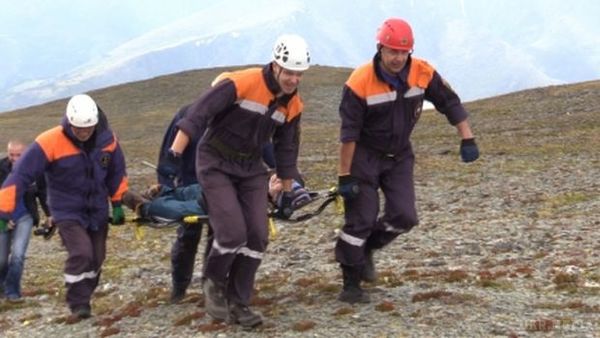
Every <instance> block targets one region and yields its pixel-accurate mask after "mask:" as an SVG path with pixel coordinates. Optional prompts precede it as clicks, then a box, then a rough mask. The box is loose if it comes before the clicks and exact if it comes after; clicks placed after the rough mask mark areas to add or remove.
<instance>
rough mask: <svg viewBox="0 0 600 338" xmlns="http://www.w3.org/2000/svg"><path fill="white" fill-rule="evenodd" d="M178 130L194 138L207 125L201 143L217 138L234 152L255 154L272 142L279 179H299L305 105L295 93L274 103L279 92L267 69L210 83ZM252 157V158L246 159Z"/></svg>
mask: <svg viewBox="0 0 600 338" xmlns="http://www.w3.org/2000/svg"><path fill="white" fill-rule="evenodd" d="M213 84H214V87H213V88H211V89H209V90H208V91H207V92H205V93H204V94H203V95H202V96H201V97H200V98H199V99H198V100H197V101H196V102H195V103H193V104H192V106H191V107H190V111H189V113H188V114H186V116H185V117H184V118H183V119H182V120H181V121H180V122H179V123H178V124H177V127H179V128H180V129H181V130H182V131H184V132H185V133H186V134H187V135H188V136H189V137H190V138H192V139H193V138H194V137H195V136H196V135H197V134H198V133H199V132H201V127H202V125H203V123H202V121H207V126H208V130H207V132H206V133H205V135H204V137H203V138H202V139H201V140H200V143H209V144H210V142H211V139H213V138H216V139H217V140H218V141H219V142H220V143H224V144H226V145H227V147H229V148H231V150H232V151H235V152H238V153H240V154H255V155H256V156H255V157H252V158H256V159H259V158H260V157H261V152H262V149H263V147H264V146H265V145H266V144H267V143H268V142H270V141H271V139H272V140H273V144H274V146H275V163H276V164H277V173H278V175H279V176H280V177H281V178H293V177H297V176H298V170H297V168H296V162H297V157H298V149H299V144H300V141H299V133H300V130H299V123H300V116H301V112H302V109H303V103H302V100H301V99H300V97H299V95H298V94H297V93H293V94H290V95H283V96H281V97H276V94H277V93H278V92H279V91H280V89H279V85H278V84H277V82H276V81H275V78H274V75H273V72H272V69H271V65H270V64H268V65H266V66H265V67H263V68H262V69H261V68H249V69H245V70H241V71H236V72H226V73H223V74H221V75H219V76H218V77H217V79H215V81H213ZM249 157H251V156H249Z"/></svg>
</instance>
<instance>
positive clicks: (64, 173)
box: [0, 117, 127, 230]
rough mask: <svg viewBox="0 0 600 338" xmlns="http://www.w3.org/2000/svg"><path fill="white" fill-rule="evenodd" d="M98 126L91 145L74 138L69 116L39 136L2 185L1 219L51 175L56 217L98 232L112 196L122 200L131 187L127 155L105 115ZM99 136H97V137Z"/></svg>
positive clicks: (52, 208)
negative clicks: (43, 177) (41, 179)
mask: <svg viewBox="0 0 600 338" xmlns="http://www.w3.org/2000/svg"><path fill="white" fill-rule="evenodd" d="M101 121H102V123H99V125H98V126H97V127H96V131H95V133H94V135H95V139H94V140H93V141H92V142H91V143H89V144H92V145H93V146H92V147H91V149H87V150H84V149H83V145H80V144H77V143H79V142H74V141H73V140H75V138H74V136H73V135H72V132H71V129H70V127H69V125H68V122H67V121H66V119H64V118H63V122H62V124H61V125H59V126H57V127H55V128H52V129H50V130H47V131H45V132H43V133H42V134H40V135H39V136H38V137H37V138H36V140H35V142H34V143H33V144H32V145H31V146H30V147H29V148H28V149H27V150H26V151H25V153H24V154H23V155H22V158H21V159H20V161H19V162H18V165H17V166H16V168H15V169H14V170H13V172H12V173H11V174H10V175H9V176H8V178H7V179H6V181H5V182H4V184H3V186H2V189H0V218H6V217H5V216H6V214H10V213H11V212H12V210H14V208H15V204H16V203H15V201H16V200H17V199H18V198H22V196H23V194H24V192H25V190H26V187H28V186H29V185H30V184H31V183H32V182H33V181H34V180H35V177H38V176H40V175H42V174H44V173H45V174H46V180H47V192H48V204H49V207H50V213H51V215H52V217H53V220H54V221H56V222H57V223H61V222H63V221H66V220H70V221H75V222H78V223H79V224H81V225H82V226H84V227H86V228H90V229H92V230H96V229H98V228H99V227H101V226H103V225H106V223H107V220H108V201H109V198H110V199H111V200H112V201H113V202H115V203H120V201H121V198H122V195H123V193H124V192H125V191H126V190H127V176H126V172H125V158H124V156H123V152H122V150H121V148H120V146H119V144H118V142H117V139H116V137H115V136H114V135H113V133H112V131H111V130H110V129H109V128H108V125H107V122H106V118H105V117H103V118H101ZM92 137H94V136H92Z"/></svg>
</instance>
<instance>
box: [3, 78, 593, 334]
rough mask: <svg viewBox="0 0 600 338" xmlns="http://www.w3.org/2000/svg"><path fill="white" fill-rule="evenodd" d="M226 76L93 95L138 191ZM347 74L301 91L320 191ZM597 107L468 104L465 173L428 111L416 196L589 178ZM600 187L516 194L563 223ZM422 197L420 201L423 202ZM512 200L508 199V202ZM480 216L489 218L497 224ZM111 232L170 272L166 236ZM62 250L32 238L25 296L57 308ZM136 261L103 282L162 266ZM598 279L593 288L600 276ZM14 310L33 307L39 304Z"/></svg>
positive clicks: (419, 132)
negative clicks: (171, 127) (166, 133)
mask: <svg viewBox="0 0 600 338" xmlns="http://www.w3.org/2000/svg"><path fill="white" fill-rule="evenodd" d="M221 70H222V69H213V70H200V71H190V72H184V73H179V74H175V75H170V76H164V77H159V78H155V79H151V80H147V81H141V82H136V83H131V84H125V85H121V86H115V87H111V88H106V89H102V90H98V91H94V92H92V93H91V95H92V96H93V97H94V98H96V99H97V101H98V102H99V104H100V105H101V106H102V107H103V108H104V110H106V111H107V112H108V114H109V119H110V121H111V124H112V125H113V127H114V129H115V130H116V131H117V133H118V135H119V137H120V139H121V142H122V144H123V147H124V149H125V152H126V155H127V159H128V166H129V169H128V170H129V174H130V176H131V181H132V183H133V185H134V186H137V187H140V186H144V185H145V184H147V183H149V182H151V181H152V179H153V174H152V171H151V170H150V169H148V168H145V167H144V166H143V165H141V164H140V163H139V162H140V161H141V160H143V159H144V160H149V161H152V162H153V161H154V159H155V157H156V152H157V150H158V146H159V143H160V141H161V138H162V132H163V130H164V128H165V126H166V125H167V124H168V122H169V121H170V118H171V116H172V114H173V113H174V112H175V111H176V110H177V109H178V107H179V106H181V105H183V104H185V103H187V102H189V101H191V100H193V99H194V98H195V97H196V96H197V95H198V94H199V93H200V92H201V91H202V90H203V89H204V88H206V86H207V85H208V83H209V82H210V81H211V80H212V79H213V78H214V76H215V75H216V74H218V73H219V72H220V71H221ZM348 74H349V70H348V69H337V68H328V67H313V68H311V70H310V71H309V72H307V74H306V77H305V79H304V82H303V84H302V87H303V88H302V89H303V96H304V98H305V101H306V111H305V114H304V115H303V138H302V148H301V159H300V167H301V169H302V170H303V171H304V172H305V173H306V174H307V177H308V183H309V185H310V186H312V187H316V188H323V187H326V186H327V185H330V184H332V183H333V182H334V180H335V172H336V164H337V160H336V155H337V148H338V143H337V135H338V131H337V125H338V118H337V105H338V102H339V97H340V92H341V86H342V84H343V82H344V80H345V78H346V77H347V75H348ZM65 103H66V101H65V100H61V101H57V102H53V103H49V104H45V105H41V106H37V107H33V108H28V109H24V110H20V111H15V112H10V113H6V114H1V115H0V126H1V127H0V129H1V131H0V145H1V144H6V141H7V140H8V138H9V137H19V138H22V139H25V140H32V139H33V138H34V137H35V135H37V134H38V133H39V132H41V131H43V130H45V129H47V128H49V127H51V126H53V125H55V124H56V123H57V122H58V121H59V119H60V116H61V115H62V112H63V110H64V106H65ZM598 107H600V81H595V82H587V83H580V84H574V85H568V86H554V87H547V88H541V89H534V90H527V91H522V92H517V93H513V94H509V95H504V96H500V97H495V98H490V99H486V100H480V101H476V102H471V103H468V104H467V109H468V110H469V111H470V112H471V114H472V120H471V121H472V124H473V126H474V130H475V133H476V135H477V138H478V142H479V144H480V148H481V152H482V158H481V160H480V161H478V162H476V164H474V165H470V166H465V165H462V164H461V163H460V162H459V161H458V160H457V157H458V140H457V136H456V132H455V130H454V129H453V128H451V127H449V126H448V125H447V123H446V122H445V119H444V118H443V117H442V116H439V114H437V113H435V112H433V111H428V112H425V113H424V114H423V116H422V117H421V121H420V122H419V124H418V127H417V129H416V130H415V133H414V136H413V141H414V146H415V150H416V152H417V168H416V171H415V176H416V180H417V188H418V189H419V190H424V191H429V190H431V189H433V191H434V190H435V187H436V183H437V182H441V181H444V182H452V183H451V186H455V187H462V186H474V185H478V184H482V185H485V184H486V182H488V181H487V180H491V179H492V178H489V179H488V178H487V175H489V176H490V177H493V179H494V180H498V179H500V180H506V181H507V182H509V181H510V180H511V178H512V177H523V176H525V177H530V178H531V179H534V178H535V177H536V176H539V175H541V174H543V173H544V172H545V171H548V170H553V171H556V170H558V171H561V170H564V175H565V176H568V175H575V176H576V175H578V173H577V168H578V167H580V166H583V167H584V168H592V170H595V171H596V172H594V173H592V174H591V175H587V177H592V178H593V177H598V172H597V171H598V168H599V167H600V159H599V156H598V149H600V137H599V136H598V135H600V119H599V118H598V114H599V113H600V112H599V111H598V109H599V108H598ZM593 168H595V169H593ZM469 174H475V175H469ZM473 176H475V178H473ZM582 176H584V175H582ZM597 184H598V183H597V182H593V181H592V182H590V184H589V185H587V186H586V185H585V184H581V186H582V187H581V188H580V189H578V190H577V191H562V190H561V187H560V186H559V187H556V186H555V185H552V184H549V185H548V186H547V187H544V186H541V187H539V191H541V192H542V193H539V191H535V192H527V191H525V192H519V193H521V196H519V197H518V198H520V199H521V202H523V204H524V205H532V210H535V213H532V214H530V215H528V216H530V217H537V218H539V219H542V218H546V219H550V218H556V217H558V216H557V213H559V212H562V215H561V216H564V215H565V214H566V213H565V211H564V210H565V209H561V208H562V207H564V206H569V205H576V204H577V203H580V202H586V201H589V200H591V199H594V198H597V187H598V185H597ZM507 186H508V185H507ZM431 187H433V188H431ZM428 189H429V190H428ZM420 192H421V191H420ZM423 195H425V194H422V193H419V196H423ZM507 196H508V197H510V194H507ZM508 197H507V198H508ZM509 202H511V201H509V200H507V203H509ZM590 205H594V204H590ZM421 207H422V208H423V209H424V210H426V212H425V213H424V218H425V219H426V220H427V218H428V217H430V216H428V214H430V215H431V214H434V213H435V210H434V207H432V206H430V205H429V204H427V203H422V204H421ZM507 210H509V209H507ZM566 210H567V212H569V213H577V214H578V216H583V217H587V216H586V215H587V214H589V213H590V210H581V209H578V208H573V209H568V208H567V209H566ZM506 212H509V211H506ZM514 212H515V213H516V212H521V211H514ZM581 213H584V214H581ZM477 217H482V219H483V218H485V217H487V218H489V219H492V218H493V217H494V216H493V215H478V216H477ZM113 229H114V230H113V231H111V236H112V237H116V238H118V240H116V241H115V240H111V241H109V251H110V252H113V253H114V252H119V253H122V252H123V250H125V251H126V252H131V251H136V252H138V253H140V252H143V253H142V254H141V255H142V256H146V255H147V256H148V257H151V256H152V255H153V253H155V252H162V253H164V256H161V257H160V258H159V260H160V261H161V262H162V263H164V267H163V268H162V269H163V270H164V271H163V272H164V273H165V274H167V273H168V245H169V243H170V239H165V238H161V232H158V231H148V232H147V237H146V240H145V241H143V242H138V241H135V240H133V238H132V235H131V230H130V229H126V228H123V227H122V228H117V229H115V228H113ZM55 240H56V238H55ZM57 246H58V243H56V242H53V243H46V242H43V241H41V240H39V239H34V241H33V242H32V250H33V251H35V252H32V251H31V250H30V253H31V257H32V259H30V260H29V261H28V269H27V270H26V275H25V276H24V285H25V291H26V292H27V294H29V295H32V294H39V293H42V294H49V295H50V296H51V299H53V300H54V301H55V302H56V303H57V304H59V305H58V306H63V305H62V299H63V295H62V294H61V293H62V292H64V288H63V287H62V283H63V282H62V276H61V275H60V274H59V273H57V271H61V270H62V268H61V266H62V262H63V257H64V252H60V253H57V252H54V253H53V254H52V255H51V256H47V255H39V254H38V253H40V252H45V250H56V249H55V248H56V247H57ZM130 260H131V259H130V258H129V255H123V254H120V255H119V257H117V256H112V255H110V256H109V258H108V259H107V262H106V264H105V269H104V275H103V280H104V282H107V283H109V284H110V283H113V284H114V283H119V279H120V278H121V277H123V276H126V275H127V271H126V269H127V268H128V267H129V269H131V267H132V266H136V265H140V264H142V265H143V264H147V266H148V267H150V266H152V267H155V266H156V261H155V260H152V261H150V262H139V261H130ZM143 266H146V265H143ZM594 278H596V280H597V279H598V278H600V276H595V277H594ZM263 284H264V283H263ZM262 286H264V285H262ZM139 291H140V295H139V296H140V297H142V298H143V297H146V298H148V297H149V296H148V292H150V291H147V290H146V291H144V290H139ZM161 292H162V294H161V297H166V294H167V292H168V291H167V290H162V291H161ZM109 293H110V292H109V291H107V292H106V294H107V296H106V297H103V296H102V293H100V294H99V295H97V296H96V297H97V300H96V301H95V307H96V309H97V310H96V311H98V312H100V313H101V312H102V311H103V309H106V311H108V309H110V308H111V304H113V302H114V301H115V300H114V299H112V298H111V297H110V295H109ZM133 296H136V295H133ZM136 297H137V296H136ZM152 297H155V296H154V295H153V296H152ZM152 297H150V298H152ZM153 299H154V298H153ZM18 306H26V307H30V306H34V307H35V304H30V303H27V304H26V305H18ZM9 308H14V307H12V306H9ZM5 310H8V308H6V309H0V312H3V311H5ZM1 326H2V323H1V322H0V327H1Z"/></svg>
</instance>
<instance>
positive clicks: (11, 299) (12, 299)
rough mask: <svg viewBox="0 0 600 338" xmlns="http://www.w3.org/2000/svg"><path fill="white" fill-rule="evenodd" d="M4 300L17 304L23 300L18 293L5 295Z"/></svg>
mask: <svg viewBox="0 0 600 338" xmlns="http://www.w3.org/2000/svg"><path fill="white" fill-rule="evenodd" d="M6 300H7V301H8V302H9V303H13V304H18V303H23V302H24V300H23V298H21V296H19V295H6Z"/></svg>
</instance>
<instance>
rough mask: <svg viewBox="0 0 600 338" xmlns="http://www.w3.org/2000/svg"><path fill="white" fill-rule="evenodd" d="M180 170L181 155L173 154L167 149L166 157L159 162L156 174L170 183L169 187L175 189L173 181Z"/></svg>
mask: <svg viewBox="0 0 600 338" xmlns="http://www.w3.org/2000/svg"><path fill="white" fill-rule="evenodd" d="M180 168H181V154H178V153H176V152H174V151H173V150H171V149H169V151H168V152H167V155H166V156H165V157H164V158H163V159H162V160H161V161H160V163H159V164H158V168H156V171H158V174H159V175H160V176H163V177H165V178H167V179H168V180H169V182H171V187H175V184H174V181H175V178H176V177H177V175H178V174H179V169H180Z"/></svg>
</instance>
